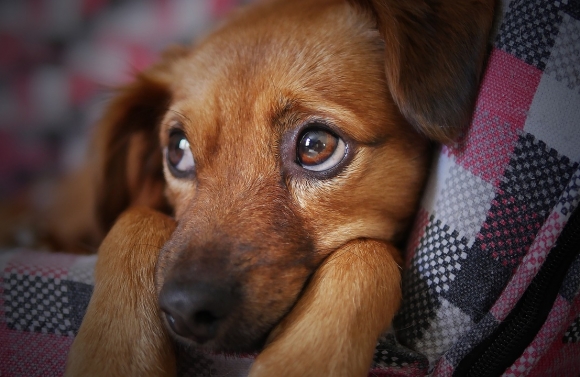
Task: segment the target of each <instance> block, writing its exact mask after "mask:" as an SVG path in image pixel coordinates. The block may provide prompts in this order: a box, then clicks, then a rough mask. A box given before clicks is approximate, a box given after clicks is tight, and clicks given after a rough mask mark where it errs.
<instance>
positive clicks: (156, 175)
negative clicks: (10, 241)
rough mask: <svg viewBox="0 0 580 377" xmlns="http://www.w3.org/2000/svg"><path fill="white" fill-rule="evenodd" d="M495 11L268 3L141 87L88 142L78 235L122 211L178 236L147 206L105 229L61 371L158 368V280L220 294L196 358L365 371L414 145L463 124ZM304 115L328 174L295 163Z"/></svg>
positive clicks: (364, 1)
mask: <svg viewBox="0 0 580 377" xmlns="http://www.w3.org/2000/svg"><path fill="white" fill-rule="evenodd" d="M493 7H494V5H493V1H484V0H465V1H457V0H440V1H434V0H432V1H415V0H413V1H411V0H405V1H402V0H401V1H398V0H392V1H374V0H373V1H371V0H360V1H350V2H347V1H341V0H311V1H306V0H292V1H271V2H264V3H260V4H257V5H254V6H252V7H250V8H249V9H247V10H243V11H240V12H239V13H236V14H234V15H233V16H232V17H231V18H230V20H229V21H228V22H227V23H226V24H225V25H224V26H222V27H221V28H219V29H218V30H216V31H215V32H214V33H213V34H211V35H210V36H209V37H207V38H206V39H205V40H204V41H202V42H201V43H199V44H198V45H197V46H195V47H194V48H191V49H186V48H175V49H172V50H170V51H169V52H168V53H166V54H165V55H164V56H163V58H162V61H161V62H160V63H159V64H157V65H156V66H154V67H152V68H151V69H149V70H147V71H145V72H143V73H141V74H139V75H138V76H137V78H136V80H135V82H134V83H132V84H131V85H129V86H128V87H126V88H124V89H123V90H122V91H121V93H120V94H119V95H118V97H117V98H116V99H115V100H114V101H113V103H112V104H111V106H110V107H109V109H108V111H107V113H106V115H105V117H104V120H103V122H102V124H101V125H100V128H99V131H98V134H97V138H96V143H95V149H94V151H95V155H96V156H97V157H96V158H95V160H94V161H93V162H92V165H91V169H92V171H94V172H95V177H94V182H95V185H96V187H97V189H96V190H95V191H94V193H95V194H94V197H93V199H91V200H93V201H94V203H96V205H95V207H94V208H95V213H96V216H97V218H98V222H97V224H98V225H95V229H94V233H99V232H106V231H107V230H108V229H109V228H110V227H111V225H112V224H113V223H114V222H115V220H116V219H117V217H118V216H119V215H120V214H121V213H122V212H124V211H126V210H127V208H129V207H132V206H136V205H140V206H146V207H149V208H151V209H153V210H157V211H162V212H166V213H169V214H171V215H172V216H173V217H174V219H175V220H176V224H175V225H173V222H172V220H169V219H167V218H166V217H164V215H162V214H161V213H159V212H154V211H151V210H144V209H130V210H129V211H128V213H127V214H125V215H124V216H123V217H122V218H121V220H119V221H117V223H116V225H115V226H114V227H113V229H112V230H111V231H110V233H109V235H108V236H107V238H106V240H105V242H104V243H103V245H102V246H101V249H100V252H99V253H100V255H99V263H98V267H97V276H96V286H95V292H94V294H93V298H92V299H91V303H90V305H89V310H88V312H87V315H86V317H85V320H84V321H83V324H82V326H81V329H80V332H79V336H78V337H77V339H76V340H75V343H74V345H73V349H72V351H71V355H70V357H69V362H68V367H67V375H69V376H77V375H83V376H84V375H107V376H111V375H119V376H121V375H123V376H126V375H135V376H137V375H139V376H158V375H171V374H172V373H174V370H173V369H172V368H173V367H172V366H173V363H174V360H173V357H174V356H173V354H172V353H171V352H168V351H167V350H168V349H171V342H169V340H168V338H167V335H166V331H167V330H165V327H164V326H163V320H161V318H160V316H159V313H158V309H157V306H156V305H155V300H154V297H155V294H154V291H155V290H156V292H157V293H159V292H160V291H162V289H163V287H164V286H166V285H167V284H170V283H171V282H173V281H180V282H183V281H185V282H188V283H191V284H194V283H198V282H208V281H211V282H219V284H222V285H224V286H226V287H229V288H231V290H232V291H235V292H236V294H237V295H238V296H239V297H240V299H239V300H238V301H236V303H235V307H234V310H232V312H231V313H230V314H229V315H228V317H227V318H226V319H225V320H224V321H223V323H221V324H220V327H219V330H218V331H217V335H216V336H215V337H214V338H212V339H210V340H209V341H207V342H206V343H204V344H203V345H201V344H199V345H197V346H199V347H204V348H207V349H217V350H226V351H252V350H260V349H263V351H262V352H261V353H260V354H259V356H258V357H257V359H256V361H255V363H254V364H253V366H252V370H251V373H250V374H251V375H252V376H272V375H278V376H279V375H288V376H325V375H332V376H357V375H361V376H362V375H365V373H366V372H367V370H368V368H369V366H370V363H371V358H372V354H373V349H374V347H375V344H376V341H377V338H378V337H379V335H380V334H381V333H382V332H383V331H384V330H385V329H387V328H388V326H389V325H390V322H391V319H392V317H393V316H394V314H395V312H396V310H397V308H398V306H399V301H400V295H401V293H400V271H399V269H400V267H399V263H398V262H399V259H400V256H399V252H398V250H397V249H396V247H395V246H394V245H395V244H396V243H397V242H398V241H400V240H401V238H402V236H403V235H404V232H405V230H406V227H407V225H408V224H409V222H410V220H411V218H412V216H413V213H414V211H415V209H416V206H417V201H418V197H419V194H420V192H421V189H422V186H423V183H424V179H425V176H426V172H427V165H428V160H429V141H428V139H427V138H426V137H424V136H423V135H426V136H428V137H430V138H431V139H432V140H435V141H439V142H446V141H449V140H450V139H451V138H453V137H454V136H456V135H457V134H458V133H459V132H460V130H461V129H463V127H465V126H466V124H467V123H468V121H469V115H468V114H469V113H470V111H471V110H472V106H473V102H474V98H475V93H476V89H477V85H478V82H479V77H480V74H481V68H482V65H483V58H484V54H485V49H486V39H487V35H488V32H489V29H490V27H491V22H492V17H493ZM312 120H318V121H323V122H326V123H327V124H330V125H332V127H333V129H334V130H335V131H336V132H337V133H338V134H339V136H341V137H342V138H343V139H345V140H347V141H348V145H349V150H348V152H347V154H346V157H345V160H344V163H343V164H342V167H341V168H340V169H338V170H336V171H330V172H327V173H321V174H318V175H316V174H312V173H311V172H309V171H307V170H305V169H303V168H301V167H300V166H299V165H297V164H296V157H295V153H296V137H297V135H299V134H300V132H301V130H302V129H303V128H304V125H305V124H307V123H308V122H309V121H312ZM175 128H178V129H181V130H182V131H183V132H184V133H185V135H186V136H187V138H188V140H189V141H190V143H191V150H192V154H193V156H195V164H196V168H195V176H194V177H193V178H189V179H183V178H181V179H179V178H176V177H174V176H173V175H172V174H171V172H170V170H169V168H168V166H167V163H165V164H163V161H164V156H163V153H162V152H161V151H162V150H163V148H164V147H165V146H167V144H168V138H169V134H170V130H171V129H175ZM159 145H160V146H161V148H160V147H159ZM173 227H175V230H173ZM162 245H163V246H162ZM154 269H155V271H156V272H155V274H153V272H152V271H153V270H154ZM153 275H155V277H154V276H153ZM154 278H155V279H154ZM115 287H118V288H115ZM113 290H115V291H119V292H120V297H112V296H110V292H111V291H113ZM143 292H146V294H143ZM149 331H150V333H149ZM170 333H172V332H171V331H170ZM148 334H150V336H149V335H148ZM172 335H173V336H174V337H175V338H176V339H177V340H179V341H184V342H189V341H188V340H186V339H184V338H182V337H180V336H177V335H175V334H173V333H172ZM96 339H98V341H97V340H96ZM145 340H146V341H145ZM104 365H107V367H104Z"/></svg>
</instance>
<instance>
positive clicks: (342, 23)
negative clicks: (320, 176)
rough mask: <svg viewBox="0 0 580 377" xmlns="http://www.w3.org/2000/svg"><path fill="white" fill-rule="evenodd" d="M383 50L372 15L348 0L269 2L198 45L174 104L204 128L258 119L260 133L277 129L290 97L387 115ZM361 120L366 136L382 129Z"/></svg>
mask: <svg viewBox="0 0 580 377" xmlns="http://www.w3.org/2000/svg"><path fill="white" fill-rule="evenodd" d="M383 53H384V51H383V46H382V44H381V40H380V38H379V37H378V33H377V32H376V31H375V30H374V29H373V24H372V22H371V21H370V20H368V19H366V18H365V17H364V16H363V15H362V14H357V13H356V12H354V10H353V9H351V8H350V7H349V5H348V4H347V2H343V1H333V0H331V1H315V2H312V3H311V4H309V6H308V7H307V8H305V4H301V2H285V3H282V2H279V3H274V4H267V5H264V6H263V7H261V8H260V7H258V8H257V10H254V11H253V12H252V13H250V14H243V15H241V16H238V17H235V18H234V19H233V20H232V21H231V22H230V23H228V24H227V25H226V26H224V27H222V28H221V29H219V30H218V31H217V32H215V33H214V34H213V35H211V36H210V37H208V38H207V39H206V40H205V41H203V42H202V43H201V44H200V45H199V46H198V47H196V48H195V49H194V50H193V51H192V53H191V54H190V55H189V56H188V57H187V58H186V59H185V61H184V62H183V63H182V64H181V65H180V69H179V79H178V80H176V81H175V84H174V88H173V91H174V99H175V102H174V103H175V106H174V108H175V110H176V111H179V112H180V113H183V114H186V115H187V116H188V117H190V118H191V117H194V118H195V121H194V123H195V127H197V128H198V129H199V130H201V129H203V128H206V127H208V128H211V129H214V130H215V128H216V126H217V127H219V128H220V130H219V131H220V132H221V131H223V130H224V128H230V130H231V131H234V132H235V131H237V130H239V129H240V128H241V127H242V128H243V124H244V123H247V122H252V123H254V132H264V133H270V132H271V131H272V129H271V126H272V125H275V124H274V123H273V122H272V121H271V120H272V119H273V118H275V114H277V113H280V112H281V111H283V110H284V108H287V106H288V104H289V103H291V104H293V105H295V106H294V108H295V109H298V108H300V109H302V110H304V111H306V112H308V113H316V114H311V115H318V116H323V117H324V116H326V115H329V114H331V113H333V112H334V113H340V114H342V115H344V116H345V117H350V118H355V117H356V116H357V115H360V117H365V118H367V117H368V118H381V117H379V116H374V114H373V112H378V111H384V107H385V106H388V104H387V102H389V101H386V100H385V98H386V97H389V95H388V93H387V89H386V86H385V84H384V72H383V70H384V60H383ZM317 112H318V113H317ZM377 115H378V114H377ZM353 123H358V124H360V127H361V129H360V130H357V129H356V127H352V128H351V132H353V133H354V135H352V136H353V137H358V138H359V139H362V140H363V141H368V140H366V139H374V138H376V137H377V135H376V132H377V130H381V126H377V125H372V124H369V126H372V127H368V128H372V129H373V133H372V134H369V132H368V129H366V128H364V127H363V125H364V123H362V122H353ZM370 123H372V122H370ZM207 131H208V130H205V131H204V133H205V134H206V135H207ZM216 131H217V130H216ZM357 132H359V135H357V134H356V133H357ZM223 135H228V134H227V133H226V134H223Z"/></svg>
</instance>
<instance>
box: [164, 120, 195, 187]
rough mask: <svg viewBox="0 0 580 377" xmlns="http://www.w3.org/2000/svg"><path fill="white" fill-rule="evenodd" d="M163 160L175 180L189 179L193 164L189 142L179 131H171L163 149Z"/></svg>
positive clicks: (193, 167)
mask: <svg viewBox="0 0 580 377" xmlns="http://www.w3.org/2000/svg"><path fill="white" fill-rule="evenodd" d="M165 159H166V161H167V166H168V167H169V171H170V172H171V174H173V175H174V176H175V177H177V178H186V177H189V176H190V175H191V174H192V173H193V171H194V169H195V162H194V159H193V154H192V153H191V148H190V146H189V141H188V140H187V138H186V137H185V134H184V133H183V131H181V130H173V131H171V133H170V134H169V142H168V143H167V147H166V148H165Z"/></svg>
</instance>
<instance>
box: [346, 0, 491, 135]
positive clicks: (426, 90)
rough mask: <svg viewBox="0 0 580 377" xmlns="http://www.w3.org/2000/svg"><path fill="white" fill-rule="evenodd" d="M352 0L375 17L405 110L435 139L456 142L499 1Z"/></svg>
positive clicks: (395, 91)
mask: <svg viewBox="0 0 580 377" xmlns="http://www.w3.org/2000/svg"><path fill="white" fill-rule="evenodd" d="M351 2H352V3H354V4H356V5H358V6H361V7H362V8H363V9H364V10H366V11H369V12H371V13H372V14H373V16H374V17H375V19H376V22H377V26H378V28H379V31H380V33H381V35H382V37H383V38H384V41H385V72H386V77H387V82H388V85H389V89H390V91H391V93H392V95H393V97H394V100H395V102H396V103H397V105H398V106H399V108H400V110H401V112H402V114H403V115H404V116H405V118H407V120H408V121H409V122H410V123H411V124H412V125H413V126H415V128H417V129H418V130H419V131H421V132H422V133H424V134H426V135H427V136H428V137H430V138H431V139H433V140H436V141H439V142H443V143H445V142H450V141H452V140H453V139H454V138H455V137H457V136H458V134H459V133H460V132H461V130H462V128H463V127H464V126H467V125H468V123H469V121H470V118H471V112H472V109H473V105H474V103H475V98H476V94H477V89H478V87H479V79H480V75H481V71H482V66H483V62H484V57H485V56H486V53H487V44H488V36H489V32H490V29H491V26H492V23H493V13H494V8H495V0H388V1H386V0H351Z"/></svg>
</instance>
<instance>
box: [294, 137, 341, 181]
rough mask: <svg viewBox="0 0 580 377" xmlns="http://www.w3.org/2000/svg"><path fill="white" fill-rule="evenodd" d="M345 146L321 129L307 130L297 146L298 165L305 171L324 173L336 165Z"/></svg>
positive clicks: (337, 138) (338, 139)
mask: <svg viewBox="0 0 580 377" xmlns="http://www.w3.org/2000/svg"><path fill="white" fill-rule="evenodd" d="M345 154H346V145H345V143H344V141H343V140H342V139H341V138H339V137H338V136H336V135H334V134H332V133H331V132H329V131H326V130H324V129H321V128H311V129H307V130H306V131H305V132H304V133H303V134H302V137H301V138H300V141H299V142H298V146H297V157H298V163H299V164H300V165H301V166H302V167H303V168H304V169H307V170H312V171H324V170H328V169H331V168H333V167H335V166H336V165H338V163H339V162H340V161H342V159H343V158H344V156H345Z"/></svg>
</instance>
